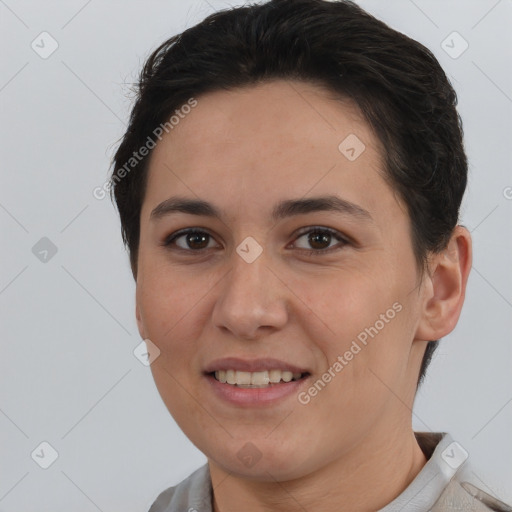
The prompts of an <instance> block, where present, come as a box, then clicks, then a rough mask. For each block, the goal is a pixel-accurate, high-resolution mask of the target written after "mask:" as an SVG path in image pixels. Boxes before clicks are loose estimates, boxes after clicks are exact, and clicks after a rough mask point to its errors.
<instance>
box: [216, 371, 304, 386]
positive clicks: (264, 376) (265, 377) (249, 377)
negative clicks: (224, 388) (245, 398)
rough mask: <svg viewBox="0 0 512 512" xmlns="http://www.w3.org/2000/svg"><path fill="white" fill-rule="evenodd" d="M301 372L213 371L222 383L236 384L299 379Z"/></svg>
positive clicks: (265, 383) (264, 383)
mask: <svg viewBox="0 0 512 512" xmlns="http://www.w3.org/2000/svg"><path fill="white" fill-rule="evenodd" d="M301 375H302V374H301V373H293V372H290V371H287V370H285V371H282V370H270V371H263V372H242V371H239V370H218V371H216V372H215V378H216V379H217V380H218V381H220V382H223V383H228V384H236V385H238V386H249V385H255V386H266V385H268V384H269V383H273V384H277V383H278V382H280V381H281V380H282V381H284V382H290V381H291V380H297V379H300V377H301Z"/></svg>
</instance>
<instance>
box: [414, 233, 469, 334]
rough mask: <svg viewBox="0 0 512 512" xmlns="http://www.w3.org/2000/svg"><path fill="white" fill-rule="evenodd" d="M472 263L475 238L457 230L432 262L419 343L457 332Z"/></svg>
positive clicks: (419, 327)
mask: <svg viewBox="0 0 512 512" xmlns="http://www.w3.org/2000/svg"><path fill="white" fill-rule="evenodd" d="M471 263H472V250H471V235H470V233H469V231H468V230H467V229H466V228H464V227H463V226H457V227H456V228H455V229H454V231H453V233H452V236H451V238H450V241H449V243H448V245H447V246H446V249H444V250H443V251H441V252H439V253H436V254H434V255H433V256H432V258H431V261H430V264H429V268H430V275H429V276H428V277H426V278H425V279H427V280H428V283H426V286H425V296H424V303H423V304H422V317H421V319H420V323H419V325H418V329H417V331H416V339H420V340H425V341H430V340H437V339H440V338H442V337H443V336H446V335H447V334H448V333H450V332H451V331H452V330H453V329H454V327H455V325H456V324H457V321H458V320H459V316H460V312H461V310H462V305H463V304H464V297H465V293H466V284H467V280H468V276H469V271H470V270H471Z"/></svg>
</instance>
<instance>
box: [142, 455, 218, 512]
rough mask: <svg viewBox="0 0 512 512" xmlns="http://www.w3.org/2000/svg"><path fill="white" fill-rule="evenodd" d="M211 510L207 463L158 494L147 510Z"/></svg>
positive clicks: (208, 511)
mask: <svg viewBox="0 0 512 512" xmlns="http://www.w3.org/2000/svg"><path fill="white" fill-rule="evenodd" d="M188 511H190V512H192V511H194V512H211V484H210V472H209V470H208V464H205V465H204V466H202V467H200V468H199V469H198V470H196V471H194V472H193V473H192V474H191V475H190V476H188V477H187V478H186V479H185V480H183V481H182V482H180V483H179V484H178V485H176V486H174V487H169V488H168V489H166V490H165V491H163V492H162V493H160V494H159V495H158V498H157V499H156V500H155V501H154V503H153V505H151V508H150V509H149V512H188Z"/></svg>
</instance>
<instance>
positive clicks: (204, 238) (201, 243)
mask: <svg viewBox="0 0 512 512" xmlns="http://www.w3.org/2000/svg"><path fill="white" fill-rule="evenodd" d="M163 245H164V246H165V247H168V248H170V249H172V248H173V246H175V247H177V248H179V249H180V250H183V251H193V252H198V251H203V250H205V249H212V248H214V247H218V244H217V243H216V242H215V240H214V238H213V237H212V236H211V235H210V234H209V233H207V232H206V231H202V230H199V229H183V230H180V231H178V232H176V233H173V234H172V235H169V236H168V237H167V238H166V239H165V241H164V243H163Z"/></svg>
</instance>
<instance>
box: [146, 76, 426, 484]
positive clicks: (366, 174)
mask: <svg viewBox="0 0 512 512" xmlns="http://www.w3.org/2000/svg"><path fill="white" fill-rule="evenodd" d="M340 144H341V146H340ZM363 144H364V146H363ZM381 151H382V150H381V149H380V147H379V145H378V142H377V139H376V137H375V136H374V135H373V133H372V132H371V130H370V128H369V126H368V125H367V124H366V123H365V122H364V121H363V120H362V118H361V116H360V115H359V114H358V112H357V111H356V109H355V108H353V107H352V106H351V104H350V103H348V102H340V101H339V100H334V99H332V98H330V97H329V95H328V93H327V92H326V91H325V90H324V89H322V88H320V87H317V86H314V85H311V84H305V83H300V82H286V81H275V82H271V83H266V84H263V85H258V86H254V87H248V88H244V89H241V90H235V91H230V92H226V91H221V92H215V93H211V94H207V95H204V96H201V97H199V98H197V106H196V107H195V108H193V109H192V111H191V112H190V113H189V114H188V115H186V116H183V119H180V121H179V124H177V125H176V126H175V127H174V128H173V129H172V131H170V132H169V133H168V134H166V135H165V136H164V137H163V139H162V140H161V141H160V142H158V144H157V146H156V148H155V149H154V152H153V154H152V157H151V162H150V166H149V174H148V183H147V190H146V194H145V198H144V203H143V207H142V212H141V232H140V247H139V258H138V275H137V296H136V301H137V320H138V324H139V330H140V334H141V336H142V337H143V338H144V339H150V340H151V342H152V343H154V344H155V345H156V346H157V347H158V348H159V350H160V355H159V357H158V358H157V359H156V360H155V361H154V362H153V363H152V365H151V368H152V372H153V376H154V379H155V382H156V385H157V387H158V390H159V392H160V394H161V396H162V399H163V401H164V402H165V404H166V406H167V408H168V409H169V411H170V413H171V414H172V416H173V417H174V419H175V420H176V422H177V423H178V424H179V426H180V427H181V428H182V430H183V431H184V432H185V434H186V435H187V436H188V437H189V438H190V439H191V440H192V442H193V443H194V444H195V445H196V446H197V447H198V448H199V449H200V450H201V451H202V452H204V453H205V454H206V456H207V457H208V458H209V460H210V461H211V462H212V463H214V464H216V465H217V466H219V467H222V468H223V469H225V470H226V471H230V472H233V473H235V474H239V475H245V476H251V477H254V478H259V479H265V480H266V479H271V478H272V479H277V480H281V479H288V478H294V477H299V476H301V475H306V474H308V473H310V472H312V471H315V470H318V469H320V468H321V467H323V466H326V465H327V464H329V463H330V462H333V461H335V460H336V459H339V458H340V457H346V458H347V460H348V459H349V458H350V457H353V456H354V454H358V455H357V457H359V458H361V457H364V456H365V451H366V452H367V454H369V453H375V450H376V449H377V448H376V447H378V446H381V445H382V442H383V440H384V439H387V438H389V437H390V436H393V435H396V432H397V431H399V430H400V428H402V427H403V426H404V425H407V426H408V427H409V429H410V417H411V411H410V409H409V407H411V406H412V401H413V397H414V392H415V388H416V380H417V376H418V370H419V365H420V363H421V358H422V355H423V351H424V348H425V342H424V341H420V340H416V335H415V333H416V330H417V327H418V324H419V322H420V317H421V303H422V300H423V299H422V296H423V291H422V290H423V288H422V287H421V286H419V285H418V282H419V281H418V270H417V266H416V264H415V258H414V254H413V249H412V242H411V236H410V222H409V218H408V215H407V212H406V210H405V207H404V205H403V204H402V203H401V202H400V201H399V200H398V198H397V195H396V194H395V193H394V191H393V189H392V188H390V186H389V185H388V184H387V183H386V181H385V180H384V178H383V162H382V152H381ZM171 198H174V201H172V202H171V201H169V200H170V199H171ZM165 201H168V203H164V204H163V205H162V203H163V202H165ZM197 201H201V203H199V204H198V203H196V202H197ZM194 203H196V204H194ZM159 205H161V206H160V208H158V209H157V210H155V208H157V207H158V206H159ZM153 211H154V213H153V215H152V212H153ZM214 213H215V215H214ZM187 232H188V234H187ZM249 370H250V371H251V372H249ZM216 371H217V372H219V373H217V378H218V379H220V380H217V379H216V377H215V372H216ZM237 371H238V372H239V373H237ZM290 378H295V379H296V378H298V380H292V381H291V382H284V381H287V380H289V379H290ZM225 379H228V382H221V381H224V380H225ZM269 380H272V381H279V383H277V382H271V383H268V381H269ZM229 382H231V383H229ZM234 382H236V383H237V384H233V383H234ZM249 382H253V383H254V384H250V386H251V387H246V386H247V384H248V383H249ZM315 383H316V384H315ZM240 384H242V385H240ZM243 384H245V386H244V385H243ZM257 386H259V387H257ZM354 460H356V459H354Z"/></svg>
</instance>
